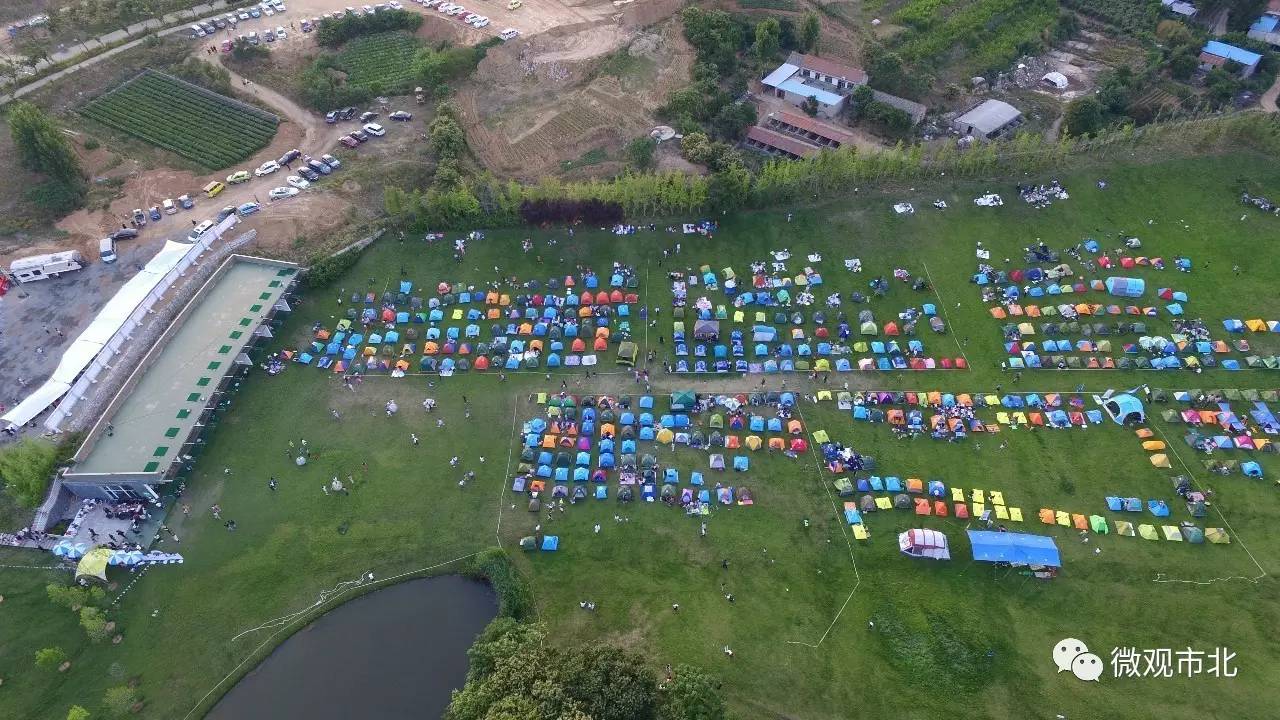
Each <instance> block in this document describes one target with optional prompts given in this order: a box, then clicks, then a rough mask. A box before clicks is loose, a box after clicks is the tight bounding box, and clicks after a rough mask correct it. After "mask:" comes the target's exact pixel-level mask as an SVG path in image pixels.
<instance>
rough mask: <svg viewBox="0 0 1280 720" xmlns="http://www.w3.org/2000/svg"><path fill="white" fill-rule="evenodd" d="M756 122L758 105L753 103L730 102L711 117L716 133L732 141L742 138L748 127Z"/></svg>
mask: <svg viewBox="0 0 1280 720" xmlns="http://www.w3.org/2000/svg"><path fill="white" fill-rule="evenodd" d="M755 124H756V106H755V105H753V104H751V103H739V102H736V103H730V104H728V105H725V106H724V107H722V108H720V112H718V113H716V116H715V117H714V118H712V119H711V127H712V129H714V130H715V131H716V135H718V136H719V137H721V138H724V139H725V140H732V141H738V140H741V139H742V136H743V135H745V134H746V132H747V128H749V127H751V126H752V125H755Z"/></svg>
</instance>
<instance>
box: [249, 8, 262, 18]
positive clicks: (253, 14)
mask: <svg viewBox="0 0 1280 720" xmlns="http://www.w3.org/2000/svg"><path fill="white" fill-rule="evenodd" d="M249 17H254V18H260V17H262V11H261V10H259V9H258V8H256V7H251V8H249Z"/></svg>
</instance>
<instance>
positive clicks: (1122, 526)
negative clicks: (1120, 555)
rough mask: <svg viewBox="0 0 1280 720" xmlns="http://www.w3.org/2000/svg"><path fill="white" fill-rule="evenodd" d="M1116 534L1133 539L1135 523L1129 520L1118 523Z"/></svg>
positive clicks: (1118, 521)
mask: <svg viewBox="0 0 1280 720" xmlns="http://www.w3.org/2000/svg"><path fill="white" fill-rule="evenodd" d="M1116 534H1117V535H1123V536H1125V537H1133V523H1131V522H1129V521H1128V520H1117V521H1116Z"/></svg>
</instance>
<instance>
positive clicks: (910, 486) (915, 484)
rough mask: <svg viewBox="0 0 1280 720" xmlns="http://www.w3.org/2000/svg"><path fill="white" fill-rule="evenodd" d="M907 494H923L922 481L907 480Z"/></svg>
mask: <svg viewBox="0 0 1280 720" xmlns="http://www.w3.org/2000/svg"><path fill="white" fill-rule="evenodd" d="M907 492H909V493H922V492H924V481H922V480H921V479H920V478H907Z"/></svg>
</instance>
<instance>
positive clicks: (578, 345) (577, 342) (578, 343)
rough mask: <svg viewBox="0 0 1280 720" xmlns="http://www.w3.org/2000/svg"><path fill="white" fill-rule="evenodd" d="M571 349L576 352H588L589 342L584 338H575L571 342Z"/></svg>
mask: <svg viewBox="0 0 1280 720" xmlns="http://www.w3.org/2000/svg"><path fill="white" fill-rule="evenodd" d="M569 351H570V352H576V353H580V352H586V351H587V344H586V343H585V342H583V340H582V338H574V339H573V342H571V343H569Z"/></svg>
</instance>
